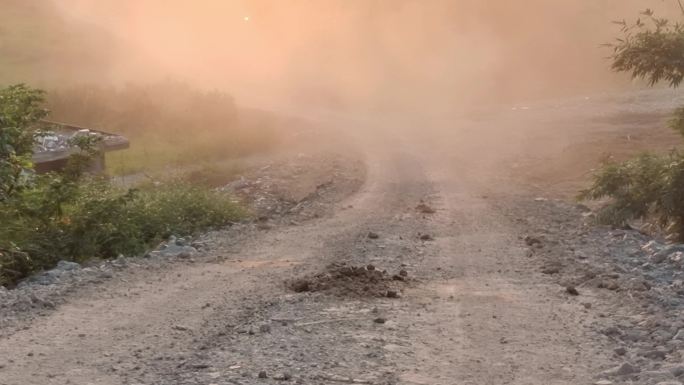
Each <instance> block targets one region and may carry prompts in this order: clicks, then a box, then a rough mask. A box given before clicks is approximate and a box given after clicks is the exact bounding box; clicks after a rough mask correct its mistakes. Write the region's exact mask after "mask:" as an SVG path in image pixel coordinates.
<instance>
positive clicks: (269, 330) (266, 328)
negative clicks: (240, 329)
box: [259, 324, 271, 333]
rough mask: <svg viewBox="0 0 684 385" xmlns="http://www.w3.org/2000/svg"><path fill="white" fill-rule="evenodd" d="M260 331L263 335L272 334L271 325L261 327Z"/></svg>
mask: <svg viewBox="0 0 684 385" xmlns="http://www.w3.org/2000/svg"><path fill="white" fill-rule="evenodd" d="M259 331H260V332H262V333H270V332H271V325H269V324H262V325H259Z"/></svg>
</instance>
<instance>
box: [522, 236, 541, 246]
mask: <svg viewBox="0 0 684 385" xmlns="http://www.w3.org/2000/svg"><path fill="white" fill-rule="evenodd" d="M524 240H525V244H526V245H527V246H534V245H541V243H542V241H541V239H539V238H537V237H533V236H531V235H528V236H526V237H525V239H524Z"/></svg>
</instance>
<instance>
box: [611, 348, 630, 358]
mask: <svg viewBox="0 0 684 385" xmlns="http://www.w3.org/2000/svg"><path fill="white" fill-rule="evenodd" d="M613 351H614V352H615V354H617V355H618V356H624V355H625V354H627V349H625V348H624V346H620V347H619V348H615V350H613Z"/></svg>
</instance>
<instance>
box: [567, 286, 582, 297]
mask: <svg viewBox="0 0 684 385" xmlns="http://www.w3.org/2000/svg"><path fill="white" fill-rule="evenodd" d="M565 291H567V292H568V294H570V295H579V291H577V289H576V288H575V287H574V286H567V287H566V288H565Z"/></svg>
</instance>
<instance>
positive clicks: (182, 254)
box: [150, 243, 197, 259]
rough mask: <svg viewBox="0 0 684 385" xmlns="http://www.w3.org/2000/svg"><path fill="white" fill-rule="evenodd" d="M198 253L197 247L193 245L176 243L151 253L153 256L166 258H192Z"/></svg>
mask: <svg viewBox="0 0 684 385" xmlns="http://www.w3.org/2000/svg"><path fill="white" fill-rule="evenodd" d="M196 254H197V249H195V248H194V247H192V246H179V245H177V244H175V243H169V244H167V245H166V246H165V247H163V248H162V249H160V250H155V251H153V252H151V253H150V255H151V256H160V257H164V258H181V259H188V258H192V257H194V256H195V255H196Z"/></svg>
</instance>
